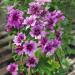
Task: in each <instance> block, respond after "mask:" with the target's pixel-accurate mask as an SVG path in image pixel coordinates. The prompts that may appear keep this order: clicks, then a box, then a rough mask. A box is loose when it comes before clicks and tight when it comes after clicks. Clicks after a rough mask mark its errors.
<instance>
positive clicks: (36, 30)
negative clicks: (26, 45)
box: [30, 25, 45, 39]
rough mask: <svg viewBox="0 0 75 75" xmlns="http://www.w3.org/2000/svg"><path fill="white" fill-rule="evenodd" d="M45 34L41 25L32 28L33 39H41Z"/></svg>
mask: <svg viewBox="0 0 75 75" xmlns="http://www.w3.org/2000/svg"><path fill="white" fill-rule="evenodd" d="M44 33H45V32H43V27H42V26H40V25H35V26H33V27H32V28H31V32H30V35H31V36H32V37H35V39H40V38H41V36H43V35H44Z"/></svg>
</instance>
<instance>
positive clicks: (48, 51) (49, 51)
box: [43, 41, 55, 55]
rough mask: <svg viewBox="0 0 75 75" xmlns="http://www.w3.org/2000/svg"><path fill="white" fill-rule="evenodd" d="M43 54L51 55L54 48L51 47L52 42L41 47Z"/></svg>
mask: <svg viewBox="0 0 75 75" xmlns="http://www.w3.org/2000/svg"><path fill="white" fill-rule="evenodd" d="M43 52H44V53H45V54H46V55H48V54H51V55H52V54H53V53H54V52H55V48H54V47H53V42H52V41H48V42H47V43H46V44H45V46H44V47H43Z"/></svg>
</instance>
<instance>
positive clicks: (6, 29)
mask: <svg viewBox="0 0 75 75" xmlns="http://www.w3.org/2000/svg"><path fill="white" fill-rule="evenodd" d="M13 29H14V28H13V26H10V25H6V26H5V31H6V32H10V31H12V30H13Z"/></svg>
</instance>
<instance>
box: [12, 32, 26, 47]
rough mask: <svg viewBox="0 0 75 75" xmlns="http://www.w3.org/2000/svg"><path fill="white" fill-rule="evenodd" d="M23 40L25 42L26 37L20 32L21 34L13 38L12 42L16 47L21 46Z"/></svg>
mask: <svg viewBox="0 0 75 75" xmlns="http://www.w3.org/2000/svg"><path fill="white" fill-rule="evenodd" d="M23 40H26V36H25V34H23V33H22V32H21V33H18V35H17V36H15V37H14V40H13V42H14V44H16V45H17V46H18V45H21V44H22V42H23Z"/></svg>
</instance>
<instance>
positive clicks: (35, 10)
mask: <svg viewBox="0 0 75 75" xmlns="http://www.w3.org/2000/svg"><path fill="white" fill-rule="evenodd" d="M29 6H30V7H29V9H28V14H32V15H39V14H40V13H41V12H42V9H41V5H40V4H39V3H37V2H31V3H29Z"/></svg>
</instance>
